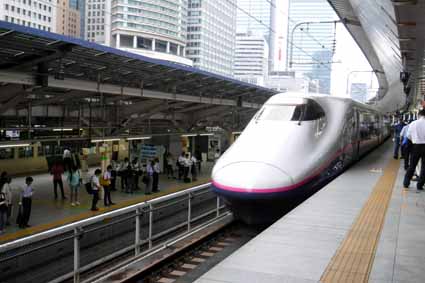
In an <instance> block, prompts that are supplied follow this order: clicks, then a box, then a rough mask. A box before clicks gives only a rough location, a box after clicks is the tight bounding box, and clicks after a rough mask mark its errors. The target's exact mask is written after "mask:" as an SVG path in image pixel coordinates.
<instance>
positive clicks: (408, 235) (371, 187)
mask: <svg viewBox="0 0 425 283" xmlns="http://www.w3.org/2000/svg"><path fill="white" fill-rule="evenodd" d="M403 177H404V169H403V168H402V166H400V161H398V160H397V161H396V160H393V159H392V143H391V142H390V141H389V142H387V143H385V144H384V145H382V146H380V147H379V148H377V149H376V150H374V151H373V152H371V153H370V154H369V155H368V156H366V157H364V158H363V159H362V160H360V161H359V162H358V163H357V164H355V165H354V166H353V167H351V168H350V169H349V170H347V171H346V172H345V173H344V174H342V175H341V176H339V177H338V178H336V179H335V180H334V181H333V182H331V183H329V184H328V185H327V186H325V187H324V188H323V189H322V190H320V191H319V192H317V193H316V194H315V195H313V196H312V197H310V198H309V199H307V200H306V201H304V203H302V204H301V205H299V206H298V207H297V208H295V209H294V210H292V211H291V212H290V213H288V214H287V215H285V216H284V217H282V218H281V219H280V220H278V221H277V222H276V223H274V224H273V225H272V226H270V227H269V228H268V229H266V230H265V231H264V232H263V233H261V234H260V235H258V236H257V237H256V238H254V239H253V240H251V241H250V242H248V243H247V244H246V245H245V246H243V247H242V248H241V249H239V250H238V251H236V252H235V253H234V254H232V255H230V256H229V257H228V258H227V259H225V260H224V261H223V262H220V263H219V264H218V265H217V266H215V267H214V268H213V269H211V270H210V271H208V272H207V273H206V274H204V275H203V276H202V277H201V278H200V279H198V280H197V281H196V282H199V283H213V282H214V283H217V282H227V283H228V282H244V283H245V282H248V283H249V282H291V283H292V282H295V283H298V282H304V283H311V282H355V283H357V282H373V283H401V282H403V283H404V282H406V283H416V282H418V283H419V282H422V283H423V282H425V269H424V267H425V193H424V192H420V193H417V191H416V187H415V185H416V183H414V182H413V183H412V184H411V188H410V189H409V190H408V191H405V190H403V189H402V178H403ZM379 190H381V191H382V192H384V194H381V195H380V196H379V197H376V196H377V195H376V192H377V191H379ZM371 201H372V204H373V205H374V206H373V205H372V206H370V204H371ZM385 211H386V213H385ZM382 212H384V213H382ZM378 217H380V219H379V221H377V222H374V221H375V220H376V219H377V218H378ZM362 221H363V222H362ZM359 223H360V225H359ZM371 223H372V224H371Z"/></svg>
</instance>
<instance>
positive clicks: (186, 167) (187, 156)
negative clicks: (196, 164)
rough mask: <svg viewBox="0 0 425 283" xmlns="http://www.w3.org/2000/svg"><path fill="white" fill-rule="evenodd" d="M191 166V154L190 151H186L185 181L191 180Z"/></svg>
mask: <svg viewBox="0 0 425 283" xmlns="http://www.w3.org/2000/svg"><path fill="white" fill-rule="evenodd" d="M191 167H192V161H191V160H190V155H189V153H186V155H185V157H184V179H183V180H184V182H185V183H189V182H190V179H189V172H190V168H191Z"/></svg>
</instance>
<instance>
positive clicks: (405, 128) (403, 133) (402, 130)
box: [400, 124, 410, 137]
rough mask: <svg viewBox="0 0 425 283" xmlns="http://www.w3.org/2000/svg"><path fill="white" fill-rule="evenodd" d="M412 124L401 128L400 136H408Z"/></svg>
mask: <svg viewBox="0 0 425 283" xmlns="http://www.w3.org/2000/svg"><path fill="white" fill-rule="evenodd" d="M409 126H410V124H408V125H406V126H404V127H403V129H401V132H400V137H406V136H407V130H408V129H409Z"/></svg>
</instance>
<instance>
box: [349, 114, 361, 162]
mask: <svg viewBox="0 0 425 283" xmlns="http://www.w3.org/2000/svg"><path fill="white" fill-rule="evenodd" d="M353 115H354V121H353V122H354V133H353V136H352V137H351V145H352V147H353V150H354V154H355V159H356V160H358V159H359V158H360V140H361V137H360V113H359V110H358V109H354V112H353Z"/></svg>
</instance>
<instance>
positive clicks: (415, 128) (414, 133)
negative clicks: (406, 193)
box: [403, 109, 425, 191]
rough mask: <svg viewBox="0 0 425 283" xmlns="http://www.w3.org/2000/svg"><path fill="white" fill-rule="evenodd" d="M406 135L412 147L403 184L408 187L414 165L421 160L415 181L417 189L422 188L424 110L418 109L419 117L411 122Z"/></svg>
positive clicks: (424, 171)
mask: <svg viewBox="0 0 425 283" xmlns="http://www.w3.org/2000/svg"><path fill="white" fill-rule="evenodd" d="M407 137H408V138H409V139H410V140H411V141H412V144H413V147H412V152H411V155H412V156H411V158H410V164H409V168H408V169H407V171H406V175H405V176H404V181H403V186H404V188H405V189H408V188H409V185H410V180H411V179H412V177H413V174H414V173H415V169H416V166H417V165H418V162H419V160H421V163H422V166H421V173H420V176H419V180H418V183H417V187H416V188H417V189H418V191H422V190H423V185H424V183H425V166H423V164H424V163H425V110H424V109H422V110H421V111H419V119H418V120H416V121H414V122H412V123H411V124H410V126H409V128H408V130H407Z"/></svg>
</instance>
